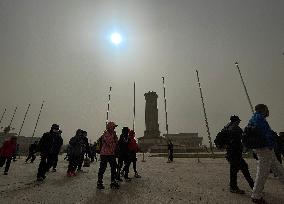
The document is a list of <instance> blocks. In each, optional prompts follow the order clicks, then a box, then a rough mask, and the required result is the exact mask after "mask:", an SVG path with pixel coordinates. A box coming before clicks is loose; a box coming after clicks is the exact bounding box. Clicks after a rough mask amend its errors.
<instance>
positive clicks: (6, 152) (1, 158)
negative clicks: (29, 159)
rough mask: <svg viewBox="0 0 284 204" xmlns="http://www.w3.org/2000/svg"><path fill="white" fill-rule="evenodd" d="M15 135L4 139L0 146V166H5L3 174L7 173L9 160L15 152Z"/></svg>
mask: <svg viewBox="0 0 284 204" xmlns="http://www.w3.org/2000/svg"><path fill="white" fill-rule="evenodd" d="M16 147H17V137H15V136H12V137H11V138H10V139H9V140H7V141H5V142H4V144H3V146H2V147H1V148H0V167H2V166H4V164H5V162H6V166H5V170H4V175H8V171H9V168H10V164H11V160H12V157H13V155H14V153H15V152H16Z"/></svg>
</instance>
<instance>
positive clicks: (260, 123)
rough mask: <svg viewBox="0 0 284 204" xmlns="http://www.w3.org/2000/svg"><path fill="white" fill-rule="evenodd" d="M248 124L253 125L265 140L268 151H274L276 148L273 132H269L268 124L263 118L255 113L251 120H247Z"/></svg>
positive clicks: (258, 113)
mask: <svg viewBox="0 0 284 204" xmlns="http://www.w3.org/2000/svg"><path fill="white" fill-rule="evenodd" d="M249 124H251V125H255V126H256V127H257V128H258V129H259V131H260V132H261V134H262V135H263V136H264V137H265V139H266V145H267V147H268V148H269V149H274V148H275V146H276V140H275V136H274V134H275V133H274V132H273V131H272V130H271V128H270V126H269V124H268V122H267V121H266V119H265V117H264V116H263V115H262V114H261V113H260V112H255V113H254V114H253V116H252V117H251V119H250V120H249Z"/></svg>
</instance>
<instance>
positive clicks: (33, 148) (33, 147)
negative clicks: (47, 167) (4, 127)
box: [26, 141, 38, 163]
mask: <svg viewBox="0 0 284 204" xmlns="http://www.w3.org/2000/svg"><path fill="white" fill-rule="evenodd" d="M37 144H38V141H35V142H34V143H33V144H30V147H29V155H28V157H27V159H26V163H27V162H28V161H29V160H30V159H31V163H33V162H34V160H35V159H36V155H35V153H36V152H37Z"/></svg>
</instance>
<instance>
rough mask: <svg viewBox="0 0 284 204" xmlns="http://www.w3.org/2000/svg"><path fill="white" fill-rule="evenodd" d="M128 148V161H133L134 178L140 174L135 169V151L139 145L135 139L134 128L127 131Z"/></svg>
mask: <svg viewBox="0 0 284 204" xmlns="http://www.w3.org/2000/svg"><path fill="white" fill-rule="evenodd" d="M128 149H129V152H130V162H132V163H133V170H134V173H135V178H141V176H140V175H139V174H138V172H137V169H136V162H137V158H136V153H137V152H138V150H139V147H138V144H137V142H136V140H135V132H134V130H130V131H129V143H128Z"/></svg>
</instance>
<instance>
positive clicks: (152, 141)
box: [138, 136, 167, 152]
mask: <svg viewBox="0 0 284 204" xmlns="http://www.w3.org/2000/svg"><path fill="white" fill-rule="evenodd" d="M138 144H139V148H140V150H141V151H142V152H149V151H150V149H151V147H153V146H157V145H166V144H167V140H166V139H165V138H164V137H160V136H159V137H155V138H149V137H140V138H138Z"/></svg>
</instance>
